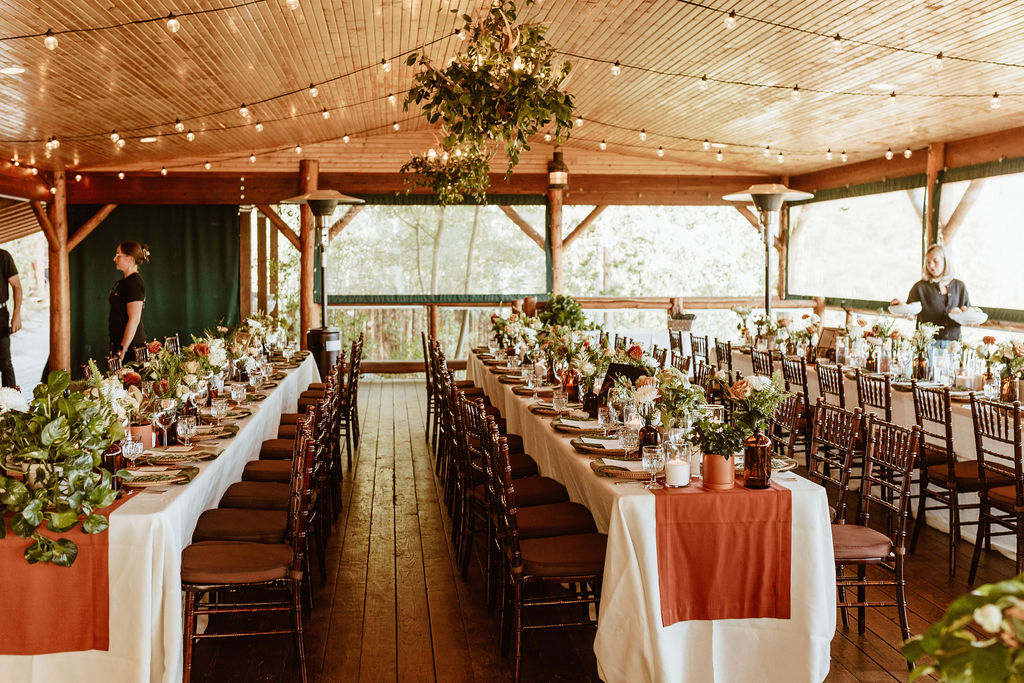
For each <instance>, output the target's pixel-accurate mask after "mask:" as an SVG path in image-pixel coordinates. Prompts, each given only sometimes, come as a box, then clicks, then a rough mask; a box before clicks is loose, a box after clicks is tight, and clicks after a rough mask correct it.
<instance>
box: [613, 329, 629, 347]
mask: <svg viewBox="0 0 1024 683" xmlns="http://www.w3.org/2000/svg"><path fill="white" fill-rule="evenodd" d="M628 343H629V340H628V339H626V337H625V336H620V335H619V334H617V333H616V335H615V350H616V351H625V350H626V345H627V344H628Z"/></svg>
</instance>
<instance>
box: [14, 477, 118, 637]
mask: <svg viewBox="0 0 1024 683" xmlns="http://www.w3.org/2000/svg"><path fill="white" fill-rule="evenodd" d="M130 498H131V496H123V497H121V498H119V499H118V500H117V501H115V502H114V504H113V505H111V506H110V507H108V508H104V509H102V510H98V512H101V513H103V514H104V515H105V516H107V518H108V519H109V518H110V513H111V512H113V511H114V510H116V509H117V508H118V507H120V506H121V505H122V504H123V503H125V502H126V501H127V500H129V499H130ZM2 521H4V520H0V522H2ZM4 523H7V522H4ZM42 533H43V534H44V535H47V536H50V537H52V538H69V539H71V540H72V541H74V542H75V543H76V544H78V557H77V558H76V559H75V563H74V564H72V565H71V566H70V567H58V566H56V565H53V564H50V563H45V562H40V563H37V564H29V563H28V562H26V561H25V548H27V547H28V546H29V545H31V544H32V541H31V540H26V539H24V538H19V537H18V536H16V535H15V534H14V533H13V532H12V531H11V530H10V524H8V526H7V537H6V538H3V539H0V577H2V578H0V586H2V592H3V595H4V596H5V599H4V600H0V655H41V654H49V653H51V652H78V651H80V650H106V649H107V648H108V646H109V642H110V619H109V616H110V615H109V612H110V591H109V585H108V584H109V578H108V572H107V562H108V553H107V546H108V539H109V532H108V531H104V532H103V533H100V534H87V533H84V532H83V531H82V526H81V525H79V526H77V527H75V528H74V529H72V530H71V531H68V532H65V533H63V534H57V533H54V532H52V531H47V530H46V529H45V527H43V530H42Z"/></svg>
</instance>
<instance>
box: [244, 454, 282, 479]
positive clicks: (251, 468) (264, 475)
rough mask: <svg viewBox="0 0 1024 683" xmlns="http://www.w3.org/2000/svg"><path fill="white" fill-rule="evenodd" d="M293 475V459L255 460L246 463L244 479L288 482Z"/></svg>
mask: <svg viewBox="0 0 1024 683" xmlns="http://www.w3.org/2000/svg"><path fill="white" fill-rule="evenodd" d="M291 477H292V461H291V460H253V461H252V462H247V463H245V469H244V470H242V481H276V482H280V483H282V484H287V483H288V482H289V481H291Z"/></svg>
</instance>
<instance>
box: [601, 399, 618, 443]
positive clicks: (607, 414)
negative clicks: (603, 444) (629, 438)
mask: <svg viewBox="0 0 1024 683" xmlns="http://www.w3.org/2000/svg"><path fill="white" fill-rule="evenodd" d="M597 424H598V426H599V427H601V433H602V435H603V436H604V437H605V438H607V437H608V428H609V427H614V426H615V415H614V414H613V413H612V409H611V408H609V407H608V406H601V407H599V408H598V409H597Z"/></svg>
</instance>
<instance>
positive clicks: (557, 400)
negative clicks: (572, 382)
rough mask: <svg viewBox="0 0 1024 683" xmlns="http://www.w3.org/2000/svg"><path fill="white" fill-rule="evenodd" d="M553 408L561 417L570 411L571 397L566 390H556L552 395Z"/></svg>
mask: <svg viewBox="0 0 1024 683" xmlns="http://www.w3.org/2000/svg"><path fill="white" fill-rule="evenodd" d="M551 407H552V408H554V409H555V412H556V413H558V414H559V415H561V414H562V413H564V412H566V411H568V409H569V397H568V396H567V395H566V393H565V390H564V389H555V390H554V392H552V394H551Z"/></svg>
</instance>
